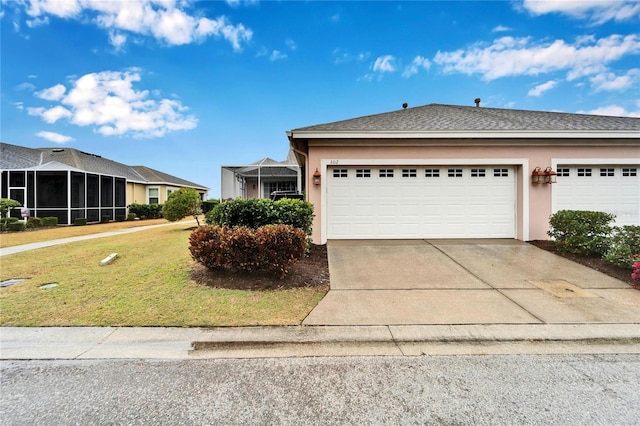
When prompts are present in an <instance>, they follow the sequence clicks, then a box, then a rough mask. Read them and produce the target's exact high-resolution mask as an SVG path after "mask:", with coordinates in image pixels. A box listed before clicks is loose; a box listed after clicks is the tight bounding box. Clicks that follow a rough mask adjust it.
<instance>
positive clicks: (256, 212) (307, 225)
mask: <svg viewBox="0 0 640 426" xmlns="http://www.w3.org/2000/svg"><path fill="white" fill-rule="evenodd" d="M313 216H314V215H313V205H312V204H311V203H309V202H307V201H303V200H295V199H287V198H283V199H280V200H278V201H271V200H269V199H258V198H250V199H247V200H242V199H239V198H238V199H235V200H229V201H225V202H223V203H220V204H218V205H217V206H216V207H215V208H214V209H213V210H211V211H210V212H209V213H207V215H206V222H207V223H208V224H210V225H220V226H231V227H236V226H246V227H248V228H252V229H257V228H260V227H262V226H265V225H275V224H281V225H291V226H293V227H296V228H299V229H301V230H302V231H303V232H305V233H306V234H308V235H310V234H311V224H312V221H313Z"/></svg>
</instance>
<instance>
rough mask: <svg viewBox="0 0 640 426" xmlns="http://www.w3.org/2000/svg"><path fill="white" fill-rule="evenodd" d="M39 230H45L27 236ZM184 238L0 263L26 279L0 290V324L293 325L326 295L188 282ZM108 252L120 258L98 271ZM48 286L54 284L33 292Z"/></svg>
mask: <svg viewBox="0 0 640 426" xmlns="http://www.w3.org/2000/svg"><path fill="white" fill-rule="evenodd" d="M125 223H127V222H125ZM142 224H144V225H146V224H149V221H144V222H142ZM95 226H96V227H97V226H99V225H95ZM75 228H76V227H69V228H62V229H68V230H75ZM80 228H93V226H92V227H80ZM94 229H95V228H94ZM40 232H47V231H46V230H45V231H34V232H30V234H34V235H35V234H38V233H40ZM94 232H96V231H94ZM189 235H190V230H188V229H185V226H184V225H178V226H167V227H159V228H153V229H148V230H142V231H139V232H135V233H130V234H124V235H119V236H114V237H104V238H99V239H94V240H87V241H81V242H76V243H70V244H65V245H61V246H54V247H49V248H44V249H39V250H35V251H29V252H23V253H19V254H14V255H10V256H4V257H1V258H0V267H1V268H0V270H1V272H0V279H1V280H3V281H4V280H7V279H12V278H27V279H28V280H27V281H25V282H22V283H19V284H15V285H12V286H10V287H6V288H3V289H0V325H2V326H183V327H192V326H203V327H206V326H245V325H294V324H300V323H301V322H302V320H303V319H304V318H305V317H306V315H307V314H308V313H309V312H310V311H311V309H313V308H314V307H315V305H316V304H317V303H318V302H319V301H320V299H322V297H323V296H324V295H325V294H326V292H327V289H326V288H322V289H318V288H297V289H290V290H276V291H240V290H224V289H214V288H209V287H205V286H201V285H198V284H195V283H194V282H192V281H191V280H190V277H189V274H190V270H191V268H192V266H193V265H194V261H193V260H192V259H191V257H190V254H189V251H188V239H189ZM65 236H70V235H65ZM65 236H56V237H55V238H64V237H65ZM31 238H32V237H31ZM31 242H33V241H31ZM20 244H24V243H20ZM110 253H118V254H119V257H118V258H117V259H116V260H115V261H114V262H113V263H112V264H110V265H107V266H99V263H100V261H101V260H102V259H104V258H105V257H107V256H108V255H109V254H110ZM48 283H57V284H58V286H57V287H53V288H49V289H41V288H39V287H40V286H41V285H43V284H48Z"/></svg>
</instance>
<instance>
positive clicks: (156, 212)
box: [129, 203, 162, 219]
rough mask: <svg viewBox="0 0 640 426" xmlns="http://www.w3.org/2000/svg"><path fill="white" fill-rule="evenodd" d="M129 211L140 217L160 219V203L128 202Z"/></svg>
mask: <svg viewBox="0 0 640 426" xmlns="http://www.w3.org/2000/svg"><path fill="white" fill-rule="evenodd" d="M129 213H133V214H135V215H136V217H139V218H140V219H162V204H135V203H134V204H130V205H129Z"/></svg>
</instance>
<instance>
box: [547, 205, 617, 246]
mask: <svg viewBox="0 0 640 426" xmlns="http://www.w3.org/2000/svg"><path fill="white" fill-rule="evenodd" d="M614 219H615V215H612V214H609V213H605V212H592V211H582V210H560V211H558V212H556V213H555V214H553V215H551V218H550V219H549V224H550V225H551V229H550V230H549V231H548V232H547V234H548V235H549V236H550V237H552V238H554V239H555V240H556V245H557V247H558V250H560V251H564V252H569V253H574V254H578V255H581V256H599V257H600V256H602V255H603V254H605V253H606V252H607V250H608V248H609V244H610V237H611V234H612V232H613V228H612V226H611V222H613V220H614Z"/></svg>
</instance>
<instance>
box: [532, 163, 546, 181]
mask: <svg viewBox="0 0 640 426" xmlns="http://www.w3.org/2000/svg"><path fill="white" fill-rule="evenodd" d="M531 182H532V183H535V184H538V183H544V172H543V171H542V169H541V168H540V167H536V168H535V169H533V173H531Z"/></svg>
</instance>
